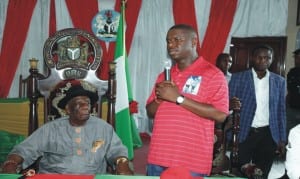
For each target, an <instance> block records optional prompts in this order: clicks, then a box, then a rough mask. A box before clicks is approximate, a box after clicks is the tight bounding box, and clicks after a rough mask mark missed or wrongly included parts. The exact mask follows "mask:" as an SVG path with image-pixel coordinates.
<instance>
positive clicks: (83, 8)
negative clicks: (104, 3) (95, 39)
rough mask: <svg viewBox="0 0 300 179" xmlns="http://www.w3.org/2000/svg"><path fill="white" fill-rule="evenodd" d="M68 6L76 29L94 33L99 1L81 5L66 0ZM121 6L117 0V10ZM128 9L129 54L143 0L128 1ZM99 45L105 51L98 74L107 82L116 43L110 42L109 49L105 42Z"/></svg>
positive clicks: (95, 0)
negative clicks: (92, 25) (93, 25)
mask: <svg viewBox="0 0 300 179" xmlns="http://www.w3.org/2000/svg"><path fill="white" fill-rule="evenodd" d="M66 4H67V7H68V10H69V12H70V16H71V18H72V21H73V24H74V27H76V28H82V29H85V30H87V31H88V32H91V33H92V29H91V20H92V19H93V17H94V16H95V15H96V14H97V13H98V2H97V0H93V1H89V3H86V2H83V1H82V3H79V2H78V1H74V0H66ZM99 6H101V3H99ZM120 6H121V0H116V3H115V10H117V11H120ZM126 7H127V8H126V20H128V21H127V23H128V24H127V28H128V29H127V34H126V38H127V39H128V40H127V42H126V45H127V47H128V50H127V52H129V49H130V45H131V42H132V39H133V34H134V30H135V26H136V22H137V17H138V14H139V10H140V7H141V0H135V1H134V2H133V1H127V5H126ZM99 43H100V45H101V48H102V51H103V56H102V61H101V65H100V67H99V69H98V72H97V74H98V77H99V78H100V79H103V80H107V79H108V73H109V62H111V61H112V60H113V59H114V49H115V42H109V45H108V47H107V46H106V42H104V41H101V40H99Z"/></svg>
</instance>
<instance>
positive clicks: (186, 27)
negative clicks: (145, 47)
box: [169, 24, 197, 34]
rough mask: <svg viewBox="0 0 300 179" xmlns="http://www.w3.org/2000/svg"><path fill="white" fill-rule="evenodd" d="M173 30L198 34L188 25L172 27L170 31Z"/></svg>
mask: <svg viewBox="0 0 300 179" xmlns="http://www.w3.org/2000/svg"><path fill="white" fill-rule="evenodd" d="M173 29H182V30H186V31H189V32H193V33H195V34H197V32H196V30H195V29H194V28H193V27H192V26H190V25H188V24H176V25H174V26H172V27H171V28H170V29H169V30H173Z"/></svg>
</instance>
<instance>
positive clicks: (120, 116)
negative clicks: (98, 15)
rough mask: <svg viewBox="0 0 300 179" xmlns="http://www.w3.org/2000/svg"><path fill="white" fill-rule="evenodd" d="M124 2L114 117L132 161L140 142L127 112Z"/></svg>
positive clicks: (116, 51)
mask: <svg viewBox="0 0 300 179" xmlns="http://www.w3.org/2000/svg"><path fill="white" fill-rule="evenodd" d="M124 3H125V2H124V1H122V6H121V15H120V20H119V26H118V33H117V42H116V49H115V60H114V61H115V63H116V81H117V92H116V115H115V129H116V132H117V134H118V136H119V137H120V138H121V140H122V142H123V144H124V145H125V146H126V147H127V148H128V158H129V159H130V160H131V159H133V155H134V153H133V150H134V148H135V147H140V146H141V145H142V141H141V139H140V136H139V132H138V130H137V127H136V124H135V121H134V119H133V116H131V114H130V111H129V102H131V101H133V96H132V91H131V83H130V78H129V71H128V65H127V55H126V45H125V42H126V41H125V27H124V25H125V24H126V23H125V13H124V11H125V9H124V8H125V4H124Z"/></svg>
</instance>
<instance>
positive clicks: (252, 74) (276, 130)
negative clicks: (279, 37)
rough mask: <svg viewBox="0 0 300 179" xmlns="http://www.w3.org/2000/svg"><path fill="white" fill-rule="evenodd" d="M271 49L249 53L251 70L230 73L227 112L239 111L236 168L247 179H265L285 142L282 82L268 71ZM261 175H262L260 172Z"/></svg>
mask: <svg viewBox="0 0 300 179" xmlns="http://www.w3.org/2000/svg"><path fill="white" fill-rule="evenodd" d="M272 58H273V49H272V48H271V47H269V46H267V45H261V46H257V47H255V48H254V49H253V51H252V59H251V63H252V66H253V67H252V68H251V69H249V70H246V71H243V72H239V73H234V74H233V75H232V77H231V80H230V83H229V96H230V107H231V109H240V130H239V135H238V140H239V146H238V148H239V153H238V157H239V165H240V167H241V170H242V172H243V173H244V175H246V176H247V177H254V176H255V177H260V176H261V177H262V178H267V177H268V173H269V171H270V169H271V166H272V163H273V160H274V158H275V156H276V154H275V152H277V154H278V155H279V156H283V155H284V150H285V143H286V111H285V94H286V92H285V90H286V85H285V80H284V78H283V77H281V76H279V75H277V74H275V73H272V72H270V71H269V70H268V68H269V66H270V65H271V63H272ZM261 172H262V173H261Z"/></svg>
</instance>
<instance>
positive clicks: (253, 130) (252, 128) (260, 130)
mask: <svg viewBox="0 0 300 179" xmlns="http://www.w3.org/2000/svg"><path fill="white" fill-rule="evenodd" d="M267 130H269V126H265V127H251V128H250V132H255V133H257V132H263V131H267Z"/></svg>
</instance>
